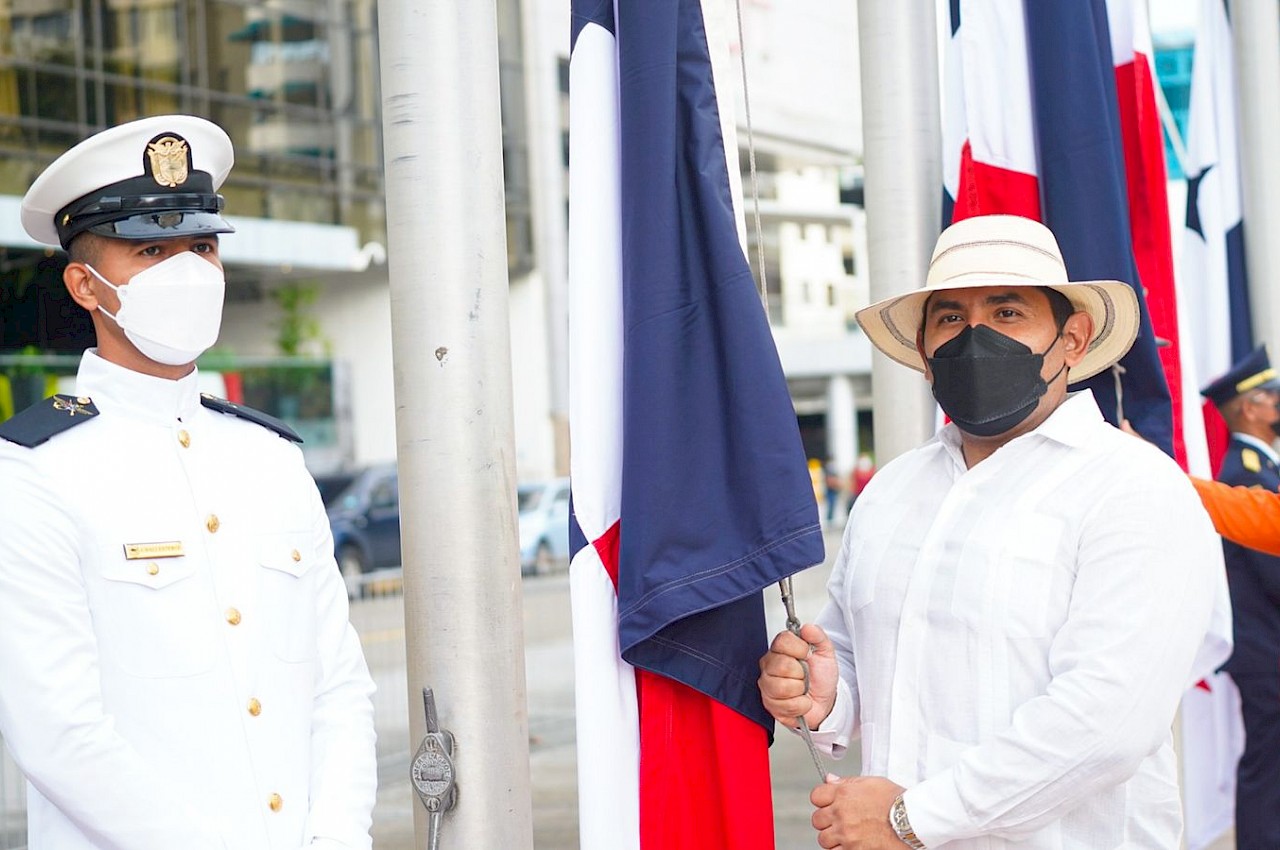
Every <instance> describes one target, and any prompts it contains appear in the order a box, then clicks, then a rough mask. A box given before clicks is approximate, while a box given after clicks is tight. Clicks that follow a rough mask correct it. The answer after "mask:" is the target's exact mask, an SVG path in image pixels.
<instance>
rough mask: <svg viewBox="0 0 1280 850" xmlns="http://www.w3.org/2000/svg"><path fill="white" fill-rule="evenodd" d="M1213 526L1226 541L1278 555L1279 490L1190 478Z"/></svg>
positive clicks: (1279, 544)
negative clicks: (1231, 485) (1272, 490)
mask: <svg viewBox="0 0 1280 850" xmlns="http://www.w3.org/2000/svg"><path fill="white" fill-rule="evenodd" d="M1191 483H1192V484H1193V485H1195V488H1196V492H1197V493H1199V494H1200V501H1201V502H1203V503H1204V508H1205V510H1207V511H1208V512H1209V516H1210V518H1211V519H1212V520H1213V527H1214V528H1215V529H1217V531H1218V533H1219V534H1221V535H1222V536H1223V537H1225V538H1227V539H1228V540H1232V541H1234V542H1236V543H1239V544H1240V545H1241V546H1246V547H1248V548H1250V549H1257V550H1259V551H1262V552H1266V553H1267V554H1268V555H1280V493H1272V492H1271V491H1269V490H1263V489H1261V488H1259V487H1229V486H1227V485H1226V484H1219V483H1218V482H1217V481H1206V480H1204V479H1203V478H1194V477H1193V478H1192V479H1191Z"/></svg>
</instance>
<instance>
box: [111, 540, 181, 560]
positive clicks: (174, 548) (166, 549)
mask: <svg viewBox="0 0 1280 850" xmlns="http://www.w3.org/2000/svg"><path fill="white" fill-rule="evenodd" d="M184 554H186V553H184V552H183V551H182V541H181V540H172V541H170V542H168V543H126V544H124V557H125V560H126V561H151V560H155V559H156V558H181V557H182V556H183V555H184Z"/></svg>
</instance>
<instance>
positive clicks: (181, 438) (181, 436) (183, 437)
mask: <svg viewBox="0 0 1280 850" xmlns="http://www.w3.org/2000/svg"><path fill="white" fill-rule="evenodd" d="M178 442H179V443H181V444H182V447H183V448H184V449H185V448H188V447H189V446H190V445H191V435H190V434H188V433H187V432H186V429H183V430H181V431H179V432H178Z"/></svg>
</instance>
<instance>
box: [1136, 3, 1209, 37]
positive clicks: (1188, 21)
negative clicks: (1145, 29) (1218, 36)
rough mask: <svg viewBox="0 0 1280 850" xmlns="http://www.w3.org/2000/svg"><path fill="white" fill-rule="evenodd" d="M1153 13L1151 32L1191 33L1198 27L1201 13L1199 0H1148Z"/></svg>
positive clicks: (1155, 33) (1155, 34)
mask: <svg viewBox="0 0 1280 850" xmlns="http://www.w3.org/2000/svg"><path fill="white" fill-rule="evenodd" d="M1147 5H1148V7H1149V9H1150V15H1151V34H1152V35H1154V36H1157V37H1158V36H1161V35H1165V34H1169V35H1172V34H1175V33H1189V32H1191V31H1193V30H1194V29H1195V28H1196V19H1197V18H1198V17H1199V15H1200V4H1199V3H1198V2H1197V0H1148V4H1147Z"/></svg>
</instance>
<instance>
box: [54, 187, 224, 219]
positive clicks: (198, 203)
mask: <svg viewBox="0 0 1280 850" xmlns="http://www.w3.org/2000/svg"><path fill="white" fill-rule="evenodd" d="M225 205H226V201H225V200H224V199H223V197H222V196H221V195H218V194H208V195H205V194H193V193H181V194H180V193H171V194H167V195H142V196H138V197H131V198H122V197H115V198H99V199H98V200H97V202H95V203H93V204H90V205H89V206H87V207H85V208H83V209H80V210H76V213H75V215H74V216H72V218H71V220H72V221H74V220H75V219H77V218H80V217H82V216H89V215H98V214H100V213H115V212H127V213H146V212H181V211H185V210H198V211H200V212H222V208H223V207H224V206H225Z"/></svg>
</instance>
